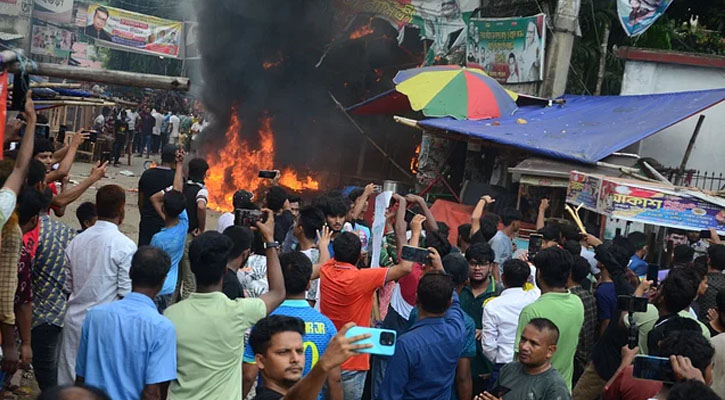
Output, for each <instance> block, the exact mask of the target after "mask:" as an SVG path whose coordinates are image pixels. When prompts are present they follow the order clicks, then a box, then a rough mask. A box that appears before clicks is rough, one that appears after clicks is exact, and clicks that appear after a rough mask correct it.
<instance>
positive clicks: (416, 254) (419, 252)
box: [400, 245, 430, 264]
mask: <svg viewBox="0 0 725 400" xmlns="http://www.w3.org/2000/svg"><path fill="white" fill-rule="evenodd" d="M429 255H430V250H428V249H424V248H422V247H413V246H408V245H405V246H403V249H402V250H401V251H400V258H402V259H403V260H405V261H412V262H416V263H418V264H429V263H430V257H428V256H429Z"/></svg>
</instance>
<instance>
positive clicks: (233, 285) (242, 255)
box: [222, 225, 254, 300]
mask: <svg viewBox="0 0 725 400" xmlns="http://www.w3.org/2000/svg"><path fill="white" fill-rule="evenodd" d="M224 236H226V237H228V238H229V239H232V242H234V247H232V249H231V250H230V251H229V256H227V270H226V272H224V278H223V279H222V292H223V293H224V294H225V295H227V297H229V300H234V299H239V298H243V297H244V288H243V287H242V284H241V282H239V278H237V271H239V268H241V267H242V266H243V265H244V264H246V263H247V258H249V253H250V251H251V248H252V241H253V240H254V233H252V230H251V229H249V228H247V227H246V226H237V225H233V226H230V227H229V228H227V229H225V230H224Z"/></svg>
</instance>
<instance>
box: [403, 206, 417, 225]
mask: <svg viewBox="0 0 725 400" xmlns="http://www.w3.org/2000/svg"><path fill="white" fill-rule="evenodd" d="M415 215H416V214H415V213H414V212H413V211H412V210H410V209H409V208H406V209H405V223H406V224H410V223H411V221H413V217H415Z"/></svg>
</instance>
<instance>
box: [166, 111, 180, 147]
mask: <svg viewBox="0 0 725 400" xmlns="http://www.w3.org/2000/svg"><path fill="white" fill-rule="evenodd" d="M169 124H171V133H170V134H169V143H171V144H173V145H178V144H179V125H180V124H181V119H180V118H179V116H178V115H176V114H172V115H171V117H169Z"/></svg>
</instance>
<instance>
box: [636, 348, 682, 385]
mask: <svg viewBox="0 0 725 400" xmlns="http://www.w3.org/2000/svg"><path fill="white" fill-rule="evenodd" d="M633 375H634V377H635V378H639V379H648V380H651V381H660V382H666V383H675V374H674V372H672V364H670V359H669V358H665V357H655V356H648V355H638V356H636V357H634V374H633Z"/></svg>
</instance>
